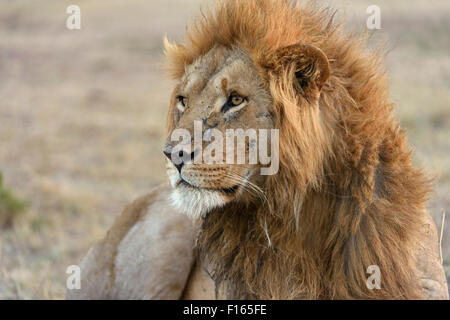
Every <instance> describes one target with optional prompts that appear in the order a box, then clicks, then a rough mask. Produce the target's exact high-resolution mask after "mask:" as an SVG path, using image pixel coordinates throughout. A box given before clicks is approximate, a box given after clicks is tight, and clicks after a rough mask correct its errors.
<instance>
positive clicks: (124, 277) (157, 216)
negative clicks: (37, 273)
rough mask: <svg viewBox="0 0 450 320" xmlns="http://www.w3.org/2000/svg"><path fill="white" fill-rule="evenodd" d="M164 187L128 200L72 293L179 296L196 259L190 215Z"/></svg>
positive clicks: (91, 296) (74, 295)
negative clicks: (180, 209)
mask: <svg viewBox="0 0 450 320" xmlns="http://www.w3.org/2000/svg"><path fill="white" fill-rule="evenodd" d="M169 197H170V191H169V188H168V187H165V186H164V187H159V188H157V189H155V190H154V191H153V192H151V193H150V194H148V195H146V196H143V197H140V198H138V199H137V200H135V201H133V202H132V203H131V204H130V205H128V206H127V207H126V208H125V209H124V210H123V212H122V214H121V215H120V216H119V217H118V218H117V219H116V221H115V222H114V224H113V226H112V227H111V229H110V230H109V231H108V233H107V234H106V236H105V238H104V239H103V240H101V241H100V242H98V243H97V244H96V245H95V246H93V247H92V248H91V249H90V250H89V252H88V254H87V255H86V256H85V257H84V259H83V261H82V262H81V264H80V268H81V289H80V290H76V289H75V290H68V291H67V298H69V299H130V298H131V299H133V298H135V299H177V298H179V297H180V296H181V294H182V292H183V290H184V287H185V284H186V281H187V277H188V275H189V272H190V270H191V267H192V263H193V246H194V231H193V227H192V223H191V221H190V220H189V219H188V218H187V217H186V216H185V215H182V214H180V213H179V212H177V211H176V210H175V209H173V208H172V206H171V205H170V198H169Z"/></svg>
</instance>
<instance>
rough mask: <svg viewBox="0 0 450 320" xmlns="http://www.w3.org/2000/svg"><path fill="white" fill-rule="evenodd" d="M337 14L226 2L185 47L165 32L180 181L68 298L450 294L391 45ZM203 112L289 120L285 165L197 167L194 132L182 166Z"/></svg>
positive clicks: (281, 2)
mask: <svg viewBox="0 0 450 320" xmlns="http://www.w3.org/2000/svg"><path fill="white" fill-rule="evenodd" d="M334 19H335V15H334V13H333V11H332V10H330V9H328V8H320V7H318V6H317V5H315V4H311V3H309V2H307V3H293V2H292V1H288V0H219V1H218V2H217V4H216V6H215V8H214V9H213V10H209V11H207V12H206V13H203V14H202V15H201V17H200V18H199V19H197V20H196V23H195V24H194V25H193V26H191V27H190V28H189V31H188V36H187V40H186V41H185V42H184V43H183V44H174V43H170V42H169V41H167V40H166V41H165V48H166V55H167V57H168V60H169V70H170V72H171V75H172V76H173V78H174V80H175V82H176V85H175V88H174V90H173V93H172V96H171V102H170V107H169V110H168V136H169V137H168V139H167V141H166V144H165V146H164V151H163V152H164V154H165V155H166V156H167V158H168V159H167V173H168V176H169V181H170V186H161V187H160V188H157V189H156V190H155V191H153V192H152V193H151V194H150V195H148V196H146V197H143V198H140V199H138V200H137V201H135V202H134V203H133V204H131V205H130V206H128V207H127V208H126V209H125V211H124V212H123V213H122V215H121V216H120V217H119V218H118V219H117V221H116V222H115V223H114V225H113V227H112V228H111V230H110V231H109V232H108V234H107V235H106V237H105V239H103V240H102V241H101V242H100V243H98V244H97V245H95V246H94V247H93V248H91V249H90V250H89V252H88V254H87V255H86V257H85V258H84V259H83V261H82V263H81V278H82V285H81V289H80V290H69V291H68V293H67V297H68V298H71V299H80V298H85V299H102V298H105V299H180V298H181V299H217V298H218V299H448V289H447V283H446V279H445V275H444V271H443V267H442V262H441V258H440V256H439V254H438V240H437V232H436V227H435V225H434V222H433V220H432V218H431V217H430V215H429V213H428V212H427V210H426V201H427V199H428V196H429V193H430V191H431V187H430V186H431V180H430V179H429V178H428V177H427V175H426V174H425V173H424V172H423V170H422V169H419V168H416V167H414V166H413V164H412V162H411V149H410V148H409V147H408V146H407V144H406V134H405V132H404V131H403V130H402V129H401V128H400V126H399V124H398V123H397V122H396V120H395V119H394V117H393V115H392V109H393V107H394V103H393V102H392V101H390V100H389V95H388V82H387V77H386V72H385V70H384V68H383V59H382V56H383V53H382V51H380V50H378V51H376V50H375V51H369V50H368V49H367V48H366V44H365V43H366V42H365V41H362V40H361V36H358V35H354V34H349V33H347V32H346V31H345V30H344V26H343V24H342V23H336V22H335V21H334ZM195 121H201V123H202V125H203V130H204V131H203V132H205V131H207V130H211V129H215V130H218V131H219V132H225V131H226V130H227V129H230V128H242V129H244V130H245V129H249V128H253V129H258V130H260V129H276V130H278V132H279V149H278V151H279V169H278V171H277V173H276V174H273V175H262V174H261V171H260V170H259V169H260V168H262V167H263V165H262V164H261V163H256V164H248V163H244V164H229V163H208V164H205V163H196V162H195V161H193V160H194V159H195V157H196V155H195V152H196V150H195V148H194V151H192V152H191V150H192V148H187V147H188V146H190V145H191V141H188V143H187V144H185V145H183V146H182V147H181V148H180V149H179V150H177V151H175V153H176V152H178V154H179V155H180V157H181V158H182V160H181V162H178V163H176V162H175V161H174V159H173V154H174V148H175V146H174V141H173V140H172V138H171V134H172V133H173V132H174V131H175V130H177V129H183V130H185V131H186V132H189V133H192V132H193V131H194V123H195ZM248 140H249V139H248ZM245 143H246V152H247V153H248V152H249V150H250V144H251V143H250V141H247V140H246V141H245ZM373 270H375V271H378V273H379V274H378V278H377V279H378V280H375V281H372V280H373V279H374V278H373V277H372V276H373V275H376V272H375V273H372V271H373ZM371 281H372V282H371Z"/></svg>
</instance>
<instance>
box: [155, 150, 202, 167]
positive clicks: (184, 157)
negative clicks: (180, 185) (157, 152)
mask: <svg viewBox="0 0 450 320" xmlns="http://www.w3.org/2000/svg"><path fill="white" fill-rule="evenodd" d="M163 153H164V155H165V156H166V157H167V158H168V159H169V160H170V161H172V163H173V165H174V166H175V168H177V170H178V172H179V173H181V168H183V166H184V165H185V164H186V163H190V162H192V161H193V160H194V156H195V155H196V153H195V151H194V152H190V153H189V152H188V151H186V150H183V149H181V150H179V151H178V154H175V155H176V156H173V151H172V147H170V148H165V149H164V150H163Z"/></svg>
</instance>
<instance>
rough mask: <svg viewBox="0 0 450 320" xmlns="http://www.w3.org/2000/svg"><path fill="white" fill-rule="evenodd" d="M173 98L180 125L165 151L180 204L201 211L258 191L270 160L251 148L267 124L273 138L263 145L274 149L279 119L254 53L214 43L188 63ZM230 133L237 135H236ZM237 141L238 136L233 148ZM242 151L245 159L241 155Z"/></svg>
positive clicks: (196, 213)
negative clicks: (264, 160) (256, 155)
mask: <svg viewBox="0 0 450 320" xmlns="http://www.w3.org/2000/svg"><path fill="white" fill-rule="evenodd" d="M172 104H173V106H172V109H173V110H174V111H173V114H169V117H173V119H169V121H173V124H174V130H172V132H171V133H170V134H169V136H168V138H167V141H166V145H165V147H164V153H165V154H166V156H167V157H168V160H167V173H168V176H169V180H170V183H171V185H172V187H173V188H174V191H173V194H172V199H173V201H174V203H175V205H176V206H177V207H178V208H179V209H181V210H182V211H184V212H185V213H187V214H189V215H191V216H196V217H198V216H201V215H204V214H205V213H207V212H208V211H210V210H211V209H213V208H215V207H219V206H223V205H225V204H227V203H229V202H231V201H239V199H243V198H244V197H249V196H251V195H252V193H255V192H258V188H259V186H260V185H261V184H262V183H263V181H264V176H262V175H261V172H260V169H261V167H264V166H265V167H267V163H265V165H261V162H260V161H259V159H258V160H257V161H254V159H253V161H252V159H249V158H251V156H250V153H251V152H252V151H254V149H255V148H258V141H257V140H261V139H258V137H259V134H258V133H259V132H260V131H261V129H265V130H263V131H266V132H268V138H269V139H266V140H265V141H262V140H261V141H262V142H259V143H260V144H259V147H261V146H262V145H261V143H263V142H264V148H266V147H267V150H268V154H270V151H271V149H270V148H271V146H270V145H271V140H270V137H271V135H270V134H271V131H270V130H271V129H273V128H274V119H273V110H272V108H273V106H272V99H271V96H270V93H269V91H268V90H267V89H266V88H265V87H264V85H263V80H262V78H261V76H260V74H259V73H258V71H257V70H256V67H255V66H254V64H253V61H252V59H251V57H250V55H249V54H247V53H246V52H244V51H243V50H240V49H226V48H223V47H220V46H217V47H214V48H213V49H211V51H209V52H208V53H207V54H205V55H203V56H201V57H200V58H198V59H197V60H196V61H194V63H192V64H191V65H189V66H187V67H186V69H185V74H184V75H183V77H182V78H181V79H180V81H179V83H178V84H177V86H176V88H175V90H174V93H173V97H172ZM230 129H234V130H235V131H234V132H230V131H231V130H230ZM239 129H242V130H243V131H240V132H239V131H238V130H239ZM249 129H250V131H251V132H250V131H247V130H249ZM230 133H233V134H235V137H236V140H235V138H232V139H230V138H231V137H232V136H230ZM251 133H256V134H257V136H256V137H255V135H253V134H251ZM242 137H243V138H244V139H243V140H239V139H240V138H242ZM220 140H221V142H220ZM231 141H233V143H234V142H235V141H236V144H234V148H233V150H231V149H229V145H228V143H229V142H231ZM266 142H267V144H265V143H266ZM272 144H273V143H272ZM214 146H215V147H216V148H215V149H214V148H213V147H214ZM213 149H214V150H213ZM272 151H273V150H272ZM239 152H242V153H239ZM242 155H245V160H244V162H243V163H242V159H241V161H239V160H238V158H239V156H241V157H242Z"/></svg>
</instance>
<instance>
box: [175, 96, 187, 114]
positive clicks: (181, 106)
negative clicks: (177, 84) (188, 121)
mask: <svg viewBox="0 0 450 320" xmlns="http://www.w3.org/2000/svg"><path fill="white" fill-rule="evenodd" d="M177 100H178V105H177V107H178V109H179V110H180V111H181V112H183V111H184V108H186V104H187V98H186V97H183V96H178V97H177Z"/></svg>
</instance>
